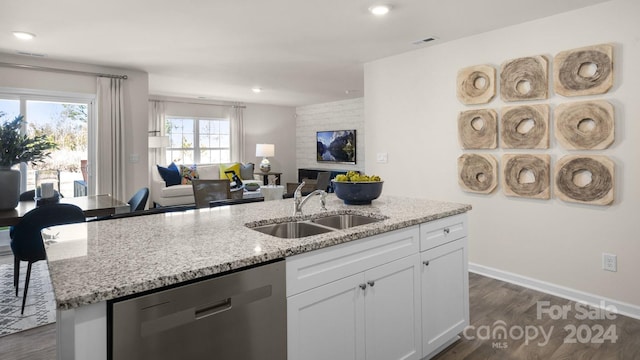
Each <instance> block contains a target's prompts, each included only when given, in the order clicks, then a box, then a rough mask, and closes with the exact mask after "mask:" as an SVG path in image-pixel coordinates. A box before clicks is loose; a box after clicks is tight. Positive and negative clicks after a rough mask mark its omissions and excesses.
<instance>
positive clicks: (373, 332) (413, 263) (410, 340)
mask: <svg viewBox="0 0 640 360" xmlns="http://www.w3.org/2000/svg"><path fill="white" fill-rule="evenodd" d="M365 280H366V282H367V288H366V290H365V333H366V338H365V343H366V349H367V350H366V354H367V360H400V359H405V360H410V359H416V360H418V359H420V358H421V355H422V352H421V346H422V343H421V323H420V320H421V316H420V313H421V306H420V256H419V254H414V255H412V256H408V257H405V258H402V259H399V260H396V261H393V262H391V263H388V264H385V265H381V266H378V267H375V268H373V269H370V270H367V271H366V272H365Z"/></svg>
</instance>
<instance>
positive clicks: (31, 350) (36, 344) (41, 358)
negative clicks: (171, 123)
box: [0, 324, 56, 360]
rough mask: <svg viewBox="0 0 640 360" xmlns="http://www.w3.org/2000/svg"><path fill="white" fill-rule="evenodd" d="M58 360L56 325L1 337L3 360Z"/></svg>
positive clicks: (0, 346)
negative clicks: (56, 359)
mask: <svg viewBox="0 0 640 360" xmlns="http://www.w3.org/2000/svg"><path fill="white" fill-rule="evenodd" d="M55 358H56V324H49V325H45V326H40V327H37V328H33V329H30V330H26V331H22V332H19V333H16V334H11V335H7V336H3V337H0V359H2V360H53V359H55Z"/></svg>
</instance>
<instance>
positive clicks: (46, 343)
mask: <svg viewBox="0 0 640 360" xmlns="http://www.w3.org/2000/svg"><path fill="white" fill-rule="evenodd" d="M469 299H470V307H471V309H470V310H471V326H470V327H468V328H467V330H466V331H465V333H463V336H462V339H460V340H459V341H458V342H456V343H454V344H453V345H452V346H450V347H449V348H448V349H446V350H445V351H444V352H442V353H441V354H439V355H438V356H437V357H436V358H435V359H437V360H451V359H474V360H475V359H527V360H533V359H545V360H546V359H558V360H560V359H563V360H564V359H566V360H569V359H571V360H574V359H576V360H578V359H592V360H603V359H612V360H613V359H616V360H618V359H619V360H630V359H640V320H635V319H631V318H628V317H625V316H621V315H615V319H606V318H604V317H605V316H604V314H602V313H596V310H594V309H589V308H586V307H582V306H580V305H576V303H575V302H572V301H569V300H566V299H562V298H559V297H555V296H551V295H548V294H545V293H541V292H538V291H534V290H531V289H527V288H523V287H520V286H516V285H513V284H510V283H506V282H502V281H499V280H495V279H491V278H488V277H484V276H480V275H477V274H473V273H470V274H469ZM539 302H540V305H539ZM547 302H548V303H547ZM563 305H564V306H568V308H567V309H568V310H567V311H566V314H567V316H566V319H558V320H554V319H552V318H551V315H556V314H560V313H559V312H558V313H556V312H555V310H558V309H561V308H558V307H556V306H563ZM576 306H577V307H576ZM539 307H540V308H541V309H547V310H550V311H551V315H550V314H549V313H548V312H547V313H542V312H541V314H540V315H541V316H538V312H539V311H538V308H539ZM582 314H587V315H588V314H591V315H592V316H594V317H598V318H604V319H596V320H589V319H586V320H579V319H576V316H580V315H582ZM610 316H611V314H610ZM500 325H502V328H504V329H506V330H507V332H506V336H503V337H502V338H501V339H500V338H498V335H499V334H500V332H499V331H498V330H499V329H500ZM534 327H535V329H536V330H535V331H537V332H534V330H533V329H534ZM565 327H567V328H565ZM571 328H575V329H576V330H577V331H576V332H574V334H572V331H571ZM600 328H602V332H600ZM519 329H522V332H520V330H519ZM607 330H609V332H608V333H607V332H606V331H607ZM55 331H56V328H55V324H51V325H47V326H42V327H39V328H35V329H31V330H28V331H23V332H21V333H17V334H13V335H9V336H4V337H0V359H2V360H22V359H29V360H40V359H43V360H44V359H55V356H56V355H55V351H56V346H55V338H56V336H55ZM542 331H544V334H545V335H543V333H542ZM612 331H615V335H616V336H617V339H616V340H615V343H613V342H612V341H609V340H611V339H613V333H612ZM527 333H528V334H529V335H528V338H529V340H528V341H527V340H526V338H527V336H526V334H527ZM465 334H466V336H465ZM598 334H599V335H598ZM534 335H535V336H534ZM472 337H473V338H472ZM572 339H575V343H568V342H567V340H569V341H570V340H572ZM599 340H603V341H602V342H600V343H599Z"/></svg>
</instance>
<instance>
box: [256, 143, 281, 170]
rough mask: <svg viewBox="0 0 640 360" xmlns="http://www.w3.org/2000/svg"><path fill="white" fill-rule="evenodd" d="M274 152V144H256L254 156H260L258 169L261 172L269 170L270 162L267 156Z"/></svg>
mask: <svg viewBox="0 0 640 360" xmlns="http://www.w3.org/2000/svg"><path fill="white" fill-rule="evenodd" d="M275 154H276V147H275V145H274V144H256V156H258V157H259V156H262V161H261V162H260V170H261V171H262V172H269V171H271V164H270V163H269V159H267V157H269V156H274V155H275Z"/></svg>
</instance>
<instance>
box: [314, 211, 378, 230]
mask: <svg viewBox="0 0 640 360" xmlns="http://www.w3.org/2000/svg"><path fill="white" fill-rule="evenodd" d="M311 221H312V222H314V223H316V224H320V225H324V226H329V227H332V228H334V229H348V228H350V227H354V226H358V225H366V224H371V223H374V222H378V221H382V219H377V218H374V217H370V216H364V215H356V214H339V215H330V216H325V217H321V218H318V219H314V220H311Z"/></svg>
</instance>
